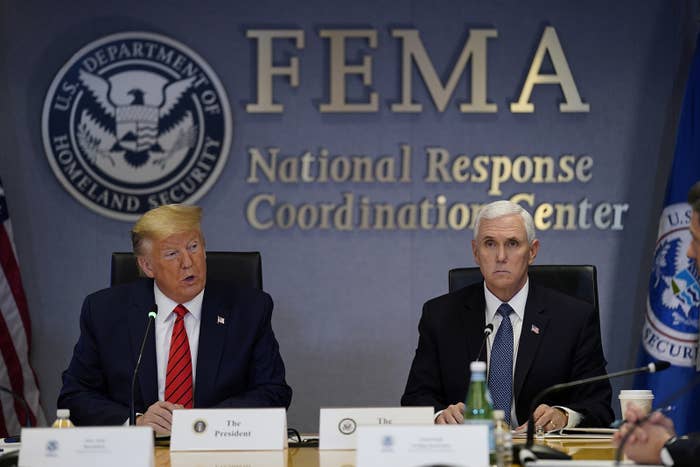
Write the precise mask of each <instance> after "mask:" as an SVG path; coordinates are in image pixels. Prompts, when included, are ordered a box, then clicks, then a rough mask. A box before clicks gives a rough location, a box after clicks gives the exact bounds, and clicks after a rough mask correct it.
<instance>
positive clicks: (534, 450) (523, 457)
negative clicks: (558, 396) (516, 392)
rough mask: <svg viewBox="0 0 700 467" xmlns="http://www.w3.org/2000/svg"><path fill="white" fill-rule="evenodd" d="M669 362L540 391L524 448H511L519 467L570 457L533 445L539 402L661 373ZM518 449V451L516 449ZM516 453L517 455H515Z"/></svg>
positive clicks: (545, 447)
mask: <svg viewBox="0 0 700 467" xmlns="http://www.w3.org/2000/svg"><path fill="white" fill-rule="evenodd" d="M670 366H671V364H670V363H669V362H664V361H658V362H652V363H650V364H648V365H646V366H642V367H639V368H633V369H631V370H623V371H618V372H616V373H609V374H606V375H600V376H593V377H590V378H583V379H579V380H576V381H571V382H568V383H561V384H555V385H554V386H549V387H548V388H545V389H543V390H542V391H540V393H539V394H537V396H535V398H534V399H533V400H532V403H531V405H530V417H529V418H528V421H527V441H526V442H525V446H521V447H519V446H513V454H514V457H515V458H516V459H518V460H520V464H521V465H525V464H526V463H527V462H531V461H532V460H533V457H534V459H535V460H536V459H571V456H568V455H566V454H564V453H563V452H561V451H558V450H556V449H553V448H550V447H548V446H544V445H540V444H538V445H535V444H534V443H535V409H536V408H537V406H538V405H539V404H540V402H541V401H542V400H543V399H544V398H545V396H548V395H550V394H552V393H554V392H557V391H561V390H564V389H570V388H573V387H576V386H583V385H585V384H590V383H596V382H598V381H606V380H609V379H613V378H619V377H620V376H628V375H636V374H637V373H656V372H658V371H663V370H665V369H666V368H668V367H670ZM518 448H519V449H518ZM516 451H517V455H516Z"/></svg>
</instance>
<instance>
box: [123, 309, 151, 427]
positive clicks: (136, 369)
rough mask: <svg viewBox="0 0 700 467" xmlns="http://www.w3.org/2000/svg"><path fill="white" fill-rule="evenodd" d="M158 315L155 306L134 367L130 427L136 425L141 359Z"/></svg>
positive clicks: (149, 315)
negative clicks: (137, 377)
mask: <svg viewBox="0 0 700 467" xmlns="http://www.w3.org/2000/svg"><path fill="white" fill-rule="evenodd" d="M157 314H158V305H156V304H155V303H154V304H153V308H152V309H151V311H149V312H148V318H147V321H146V332H145V333H144V335H143V340H142V341H141V350H139V356H138V358H137V359H136V366H134V377H133V378H132V379H131V397H130V398H129V425H131V426H134V425H136V409H135V408H134V398H135V396H134V389H135V388H136V375H137V374H138V372H139V366H140V365H141V357H142V356H143V349H144V347H146V339H148V331H149V330H150V329H151V323H152V322H153V321H154V320H155V319H156V315H157Z"/></svg>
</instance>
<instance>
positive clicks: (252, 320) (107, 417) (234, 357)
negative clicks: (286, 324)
mask: <svg viewBox="0 0 700 467" xmlns="http://www.w3.org/2000/svg"><path fill="white" fill-rule="evenodd" d="M200 219H201V209H200V208H198V207H196V206H183V205H168V206H161V207H158V208H156V209H153V210H151V211H149V212H147V213H146V214H144V215H143V216H142V217H141V218H140V219H139V221H138V222H137V223H136V224H135V225H134V228H133V229H132V243H133V248H134V253H135V255H136V257H137V261H138V265H139V267H140V269H141V271H142V272H143V274H144V275H145V276H146V278H143V279H140V280H138V281H136V282H134V283H130V284H125V285H120V286H116V287H112V288H109V289H104V290H101V291H99V292H96V293H93V294H91V295H89V296H88V297H87V298H86V299H85V302H84V303H83V308H82V312H81V317H80V331H81V332H80V337H79V339H78V343H77V344H76V346H75V349H74V352H73V358H72V360H71V362H70V364H69V366H68V369H67V370H66V371H65V372H64V373H63V388H62V389H61V393H60V395H59V398H58V407H59V408H68V409H70V411H71V418H72V420H73V421H74V422H75V423H76V424H77V425H117V424H123V423H125V421H126V420H127V419H128V418H129V400H130V394H131V380H132V374H133V371H134V366H135V362H136V358H137V355H138V352H139V347H140V344H141V341H142V339H143V337H144V332H145V325H146V317H147V315H148V312H149V311H151V310H153V309H154V305H156V306H157V309H158V315H157V317H156V319H155V325H154V329H153V330H151V331H150V332H149V334H148V336H147V340H146V344H145V348H144V354H143V358H142V361H141V368H140V370H139V373H138V379H137V383H136V389H135V408H136V411H137V412H138V416H137V418H136V424H137V425H147V426H151V427H152V428H153V429H154V430H155V431H156V433H158V434H168V433H169V432H170V427H171V421H172V412H173V410H175V409H183V408H191V407H198V408H205V407H207V408H208V407H285V408H287V407H289V403H290V401H291V395H292V390H291V388H290V387H289V386H288V385H287V383H286V382H285V377H284V376H285V372H284V363H283V362H282V357H281V356H280V353H279V347H278V344H277V340H276V339H275V335H274V333H273V331H272V326H271V322H270V319H271V314H272V299H271V298H270V296H269V295H268V294H266V293H265V292H262V291H259V290H254V289H243V288H236V287H233V286H232V285H230V284H225V283H217V282H214V281H208V280H207V278H206V260H205V258H206V254H205V251H204V237H203V235H202V233H201V229H200Z"/></svg>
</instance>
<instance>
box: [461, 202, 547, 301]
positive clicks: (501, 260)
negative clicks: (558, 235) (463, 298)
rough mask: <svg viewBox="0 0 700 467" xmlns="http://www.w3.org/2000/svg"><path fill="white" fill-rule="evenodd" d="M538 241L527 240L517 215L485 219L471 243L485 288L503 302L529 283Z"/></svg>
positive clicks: (523, 225) (523, 227) (521, 220)
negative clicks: (527, 281)
mask: <svg viewBox="0 0 700 467" xmlns="http://www.w3.org/2000/svg"><path fill="white" fill-rule="evenodd" d="M539 247H540V244H539V241H537V240H534V241H533V242H532V244H529V243H528V241H527V232H526V231H525V222H524V221H523V219H522V217H520V216H519V215H518V214H510V215H507V216H503V217H498V218H496V219H482V220H481V224H480V225H479V233H478V237H477V238H476V239H474V240H472V252H473V253H474V261H475V262H476V264H478V265H479V268H480V269H481V274H482V275H483V276H484V281H486V287H488V289H489V290H490V291H491V292H492V293H493V294H494V295H495V296H497V297H498V298H499V299H501V300H502V301H504V302H507V301H508V300H510V299H511V298H512V297H513V295H515V294H516V293H517V292H518V291H519V290H520V289H521V288H522V287H523V285H525V281H526V280H527V267H528V265H530V264H532V262H533V261H534V260H535V256H537V250H538V249H539Z"/></svg>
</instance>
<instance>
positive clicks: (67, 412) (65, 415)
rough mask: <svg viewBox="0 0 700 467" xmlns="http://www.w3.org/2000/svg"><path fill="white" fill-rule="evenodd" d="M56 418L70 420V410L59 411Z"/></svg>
mask: <svg viewBox="0 0 700 467" xmlns="http://www.w3.org/2000/svg"><path fill="white" fill-rule="evenodd" d="M56 418H70V409H58V410H57V411H56Z"/></svg>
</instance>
